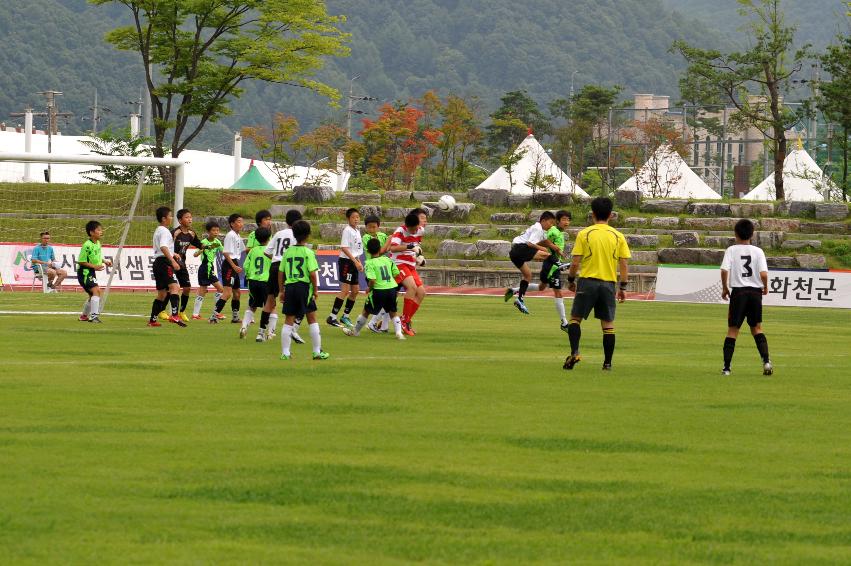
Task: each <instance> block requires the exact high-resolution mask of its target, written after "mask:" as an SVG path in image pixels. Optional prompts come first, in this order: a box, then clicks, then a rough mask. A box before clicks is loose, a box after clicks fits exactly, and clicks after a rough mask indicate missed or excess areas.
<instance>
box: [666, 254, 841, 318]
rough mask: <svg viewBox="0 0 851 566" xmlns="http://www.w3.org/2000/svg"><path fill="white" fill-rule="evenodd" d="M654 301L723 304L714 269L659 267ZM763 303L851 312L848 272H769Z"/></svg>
mask: <svg viewBox="0 0 851 566" xmlns="http://www.w3.org/2000/svg"><path fill="white" fill-rule="evenodd" d="M655 300H657V301H664V302H686V303H726V301H724V300H723V299H722V298H721V270H720V269H719V268H717V267H712V268H701V267H689V266H669V265H664V266H659V270H658V272H657V274H656V294H655ZM763 304H765V305H769V306H786V307H827V308H841V309H851V272H849V271H826V270H825V271H804V270H786V269H778V270H774V269H769V271H768V295H766V296H765V297H763Z"/></svg>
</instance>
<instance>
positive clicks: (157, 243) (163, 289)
mask: <svg viewBox="0 0 851 566" xmlns="http://www.w3.org/2000/svg"><path fill="white" fill-rule="evenodd" d="M171 219H172V214H171V209H170V208H169V207H167V206H161V207H160V208H158V209H157V221H158V222H159V223H160V225H159V226H157V229H156V230H155V231H154V238H153V248H154V265H153V272H154V281H155V282H156V288H157V296H156V298H154V303H153V305H152V306H151V319H150V320H149V321H148V326H159V325H160V324H159V323H158V322H157V315H159V313H160V311H162V310H163V309H164V308H165V306H166V303H167V302H169V301H170V302H171V316H169V317H168V321H169V322H173V323H174V324H177V325H178V326H186V323H185V322H183V321H182V320H180V317H178V316H177V310H178V304H179V300H180V298H179V297H178V293H179V292H180V286H178V284H177V280H176V279H175V278H174V272H175V271H177V270H179V269H181V266H180V263H179V261H180V255H178V254H175V253H174V237H172V235H171V230H169V229H168V226H170V225H171ZM166 297H168V299H167V298H166Z"/></svg>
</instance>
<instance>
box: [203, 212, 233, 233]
mask: <svg viewBox="0 0 851 566" xmlns="http://www.w3.org/2000/svg"><path fill="white" fill-rule="evenodd" d="M210 221H214V222H215V223H216V224H218V225H219V229H220V230H221V233H222V234H227V233H228V230H230V226H229V225H228V217H227V216H208V217H207V218H206V220H205V221H204V223H205V224H206V223H207V222H210Z"/></svg>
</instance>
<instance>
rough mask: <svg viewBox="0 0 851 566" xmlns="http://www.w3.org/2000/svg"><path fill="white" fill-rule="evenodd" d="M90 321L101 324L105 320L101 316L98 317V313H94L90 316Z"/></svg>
mask: <svg viewBox="0 0 851 566" xmlns="http://www.w3.org/2000/svg"><path fill="white" fill-rule="evenodd" d="M89 322H94V323H97V324H101V323H102V322H103V321H102V320H101V319H100V318H98V315H96V314H93V315H92V316H90V317H89Z"/></svg>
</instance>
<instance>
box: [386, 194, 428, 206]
mask: <svg viewBox="0 0 851 566" xmlns="http://www.w3.org/2000/svg"><path fill="white" fill-rule="evenodd" d="M438 198H440V197H438ZM415 200H416V199H415V198H414V193H412V192H411V191H384V194H382V195H381V202H404V201H411V202H413V201H415ZM411 208H413V206H412V207H411Z"/></svg>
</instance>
